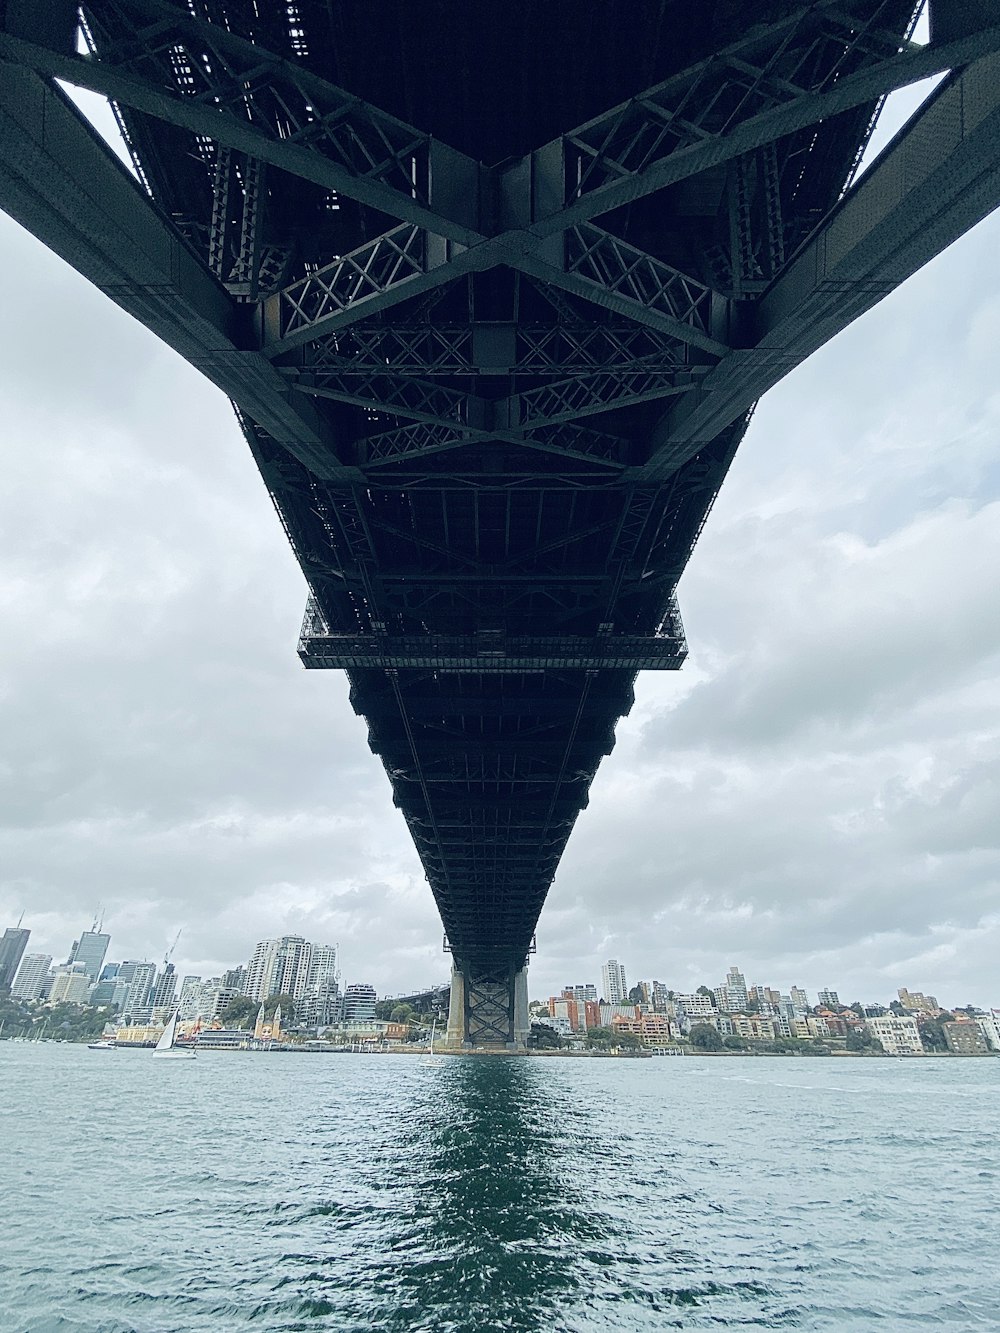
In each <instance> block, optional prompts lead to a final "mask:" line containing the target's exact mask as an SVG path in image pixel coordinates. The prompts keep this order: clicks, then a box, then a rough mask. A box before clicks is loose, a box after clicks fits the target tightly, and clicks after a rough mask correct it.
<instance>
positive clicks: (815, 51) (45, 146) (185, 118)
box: [0, 0, 1000, 1044]
mask: <svg viewBox="0 0 1000 1333" xmlns="http://www.w3.org/2000/svg"><path fill="white" fill-rule="evenodd" d="M0 11H2V14H3V22H2V31H0V205H2V206H3V207H4V208H5V209H6V210H7V211H8V212H10V213H11V214H12V215H13V216H14V217H16V218H18V219H19V220H20V221H21V222H22V223H23V224H24V225H25V226H26V227H28V228H29V229H30V230H31V231H33V232H34V233H35V234H36V235H38V236H39V237H41V238H42V239H43V240H44V241H45V242H46V243H47V244H48V245H50V246H51V247H52V248H53V249H54V250H55V251H57V252H58V253H59V254H61V255H62V256H64V257H65V258H66V259H67V260H68V261H69V262H70V263H71V264H73V265H74V266H75V267H76V268H78V269H79V270H80V271H81V272H83V273H85V274H86V275H87V276H89V277H90V278H91V279H92V280H93V281H94V282H95V283H96V284H97V285H98V286H100V287H101V288H102V289H103V290H104V291H106V292H107V293H108V295H109V296H111V298H112V299H113V300H115V301H117V302H118V303H119V304H120V305H121V306H123V307H124V308H125V309H126V310H129V311H130V312H132V313H133V314H134V315H135V316H136V317H137V318H138V319H140V320H141V321H142V322H143V323H144V324H146V325H147V326H148V327H149V328H151V329H153V330H154V331H155V332H157V333H158V334H159V335H160V336H161V337H162V338H164V339H165V340H166V341H167V342H168V343H170V344H171V345H172V346H173V347H175V348H177V349H178V350H179V351H180V352H181V353H182V354H183V355H184V356H186V357H187V358H188V359H189V360H190V361H191V362H192V363H193V364H194V365H196V366H198V367H199V368H200V369H202V370H203V371H204V373H205V374H206V375H207V376H208V377H209V378H210V379H212V380H213V381H214V382H215V383H216V384H217V385H218V386H219V387H220V388H221V389H222V390H223V391H224V392H225V393H227V394H228V395H229V396H230V397H231V399H232V400H233V402H234V404H235V405H236V408H237V411H238V414H239V418H240V422H241V424H242V427H243V430H244V432H245V434H246V437H247V440H248V442H249V445H250V448H251V450H252V452H253V455H254V458H255V460H256V462H257V464H258V466H259V468H260V471H261V474H262V475H263V478H264V480H265V483H266V485H267V486H268V489H269V491H270V493H271V495H272V497H273V499H274V503H275V506H276V508H277V510H278V513H279V515H280V517H281V521H282V522H283V524H284V525H285V529H286V531H287V533H288V537H289V540H290V541H291V543H292V545H293V547H294V550H295V552H296V555H297V556H298V559H299V561H300V563H301V565H302V569H303V571H304V573H305V576H306V578H307V580H308V583H309V586H310V589H311V598H310V603H309V609H308V611H307V615H306V621H305V625H304V628H303V635H302V640H301V643H300V653H301V656H302V660H303V662H304V663H305V664H306V666H307V667H342V668H344V669H346V670H347V671H348V673H349V676H350V680H351V698H352V700H353V702H354V705H355V707H356V709H357V711H358V712H359V713H363V714H364V716H365V717H366V718H367V721H368V726H369V732H370V737H371V746H372V749H373V750H374V751H375V752H376V753H377V754H378V755H380V756H381V758H382V761H383V763H384V764H385V767H386V770H387V772H388V774H389V777H390V780H391V782H392V786H393V791H394V797H395V801H396V803H397V805H398V806H399V807H400V808H401V809H402V811H403V813H404V815H405V817H406V820H407V822H408V824H409V827H410V830H411V832H412V834H413V838H414V841H415V843H416V846H417V850H418V852H419V854H420V857H421V860H422V862H423V865H424V868H425V870H426V872H427V877H428V880H429V882H430V885H431V889H432V891H433V893H434V896H435V898H436V900H437V903H438V906H439V908H440V911H441V916H442V919H443V922H444V926H445V930H446V934H447V939H448V941H449V946H450V948H451V950H452V953H453V957H454V962H455V965H456V967H457V968H458V969H460V971H461V973H462V974H463V982H464V985H463V990H464V993H465V996H466V1010H465V1017H464V1025H465V1027H464V1034H463V1035H464V1036H465V1038H466V1039H467V1040H468V1041H470V1042H472V1043H473V1044H477V1043H482V1044H495V1043H499V1044H503V1043H505V1042H510V1041H511V1040H512V1039H513V1038H514V1036H515V1031H514V1016H513V1000H512V995H513V978H514V976H515V974H517V973H518V972H519V970H520V969H521V968H522V967H523V965H524V963H525V959H526V956H527V954H528V952H529V949H530V947H531V941H532V938H533V932H534V929H535V924H536V921H537V919H538V915H539V913H540V911H541V908H542V904H543V902H544V899H545V895H546V893H547V891H548V888H549V885H550V884H551V881H552V878H553V875H554V874H555V870H556V867H557V865H558V862H559V858H560V855H561V853H562V851H563V848H564V847H565V845H566V840H567V838H568V837H569V834H570V832H571V830H572V827H573V824H574V821H575V820H576V817H577V815H578V814H579V812H580V810H581V809H582V808H583V807H584V806H585V804H586V801H587V791H588V788H589V786H590V783H591V780H592V778H593V776H594V773H595V771H596V769H597V766H598V764H599V763H600V760H601V757H602V756H603V755H605V754H608V753H609V752H610V750H611V748H612V746H613V744H614V727H615V723H616V721H617V719H618V718H619V717H620V716H622V714H624V713H626V712H627V711H628V709H629V706H630V704H631V702H632V683H633V679H634V676H635V673H636V672H637V671H638V670H640V669H653V670H657V669H659V670H663V669H676V668H677V667H679V666H680V664H681V662H682V661H683V658H684V655H685V645H684V638H683V633H682V630H681V625H680V620H679V617H678V613H677V608H676V604H675V601H674V595H675V589H676V586H677V582H678V579H679V578H680V576H681V573H682V572H683V570H684V567H685V564H686V562H687V559H688V557H689V555H690V553H691V550H692V547H693V545H694V543H695V541H696V539H697V536H698V533H699V531H700V529H701V526H702V524H703V523H704V521H705V518H706V515H707V513H708V511H709V508H710V506H711V503H712V500H713V498H714V496H715V495H716V493H717V491H718V489H719V486H720V485H721V483H722V480H723V478H724V476H725V473H726V470H727V468H728V466H729V464H730V461H731V460H732V458H733V454H734V451H735V450H736V448H737V446H738V444H739V442H740V439H741V437H742V435H743V433H744V430H745V428H746V424H747V421H748V419H749V414H750V412H751V411H752V409H753V405H754V403H755V401H756V400H757V399H758V398H759V397H760V395H761V394H762V393H763V392H764V391H765V390H766V389H767V388H769V387H770V386H771V385H772V384H774V383H776V382H777V381H778V380H779V379H780V378H781V377H782V376H783V375H784V374H785V373H786V372H787V371H788V370H789V369H790V368H792V367H793V366H795V365H797V364H798V363H799V362H800V361H801V360H802V359H803V358H805V357H806V356H808V355H809V353H810V352H811V351H812V350H813V349H815V348H816V347H818V346H819V345H821V344H822V343H823V342H825V341H826V340H827V339H829V338H830V337H831V336H832V335H834V334H835V333H836V332H838V331H839V330H840V329H842V328H844V327H845V326H846V325H847V324H848V323H850V322H851V320H853V319H854V318H855V317H856V316H857V315H859V314H861V313H862V312H863V311H864V310H866V309H867V308H869V307H870V306H871V305H872V304H874V303H875V302H876V301H877V300H879V298H880V297H881V296H883V295H884V294H885V293H886V292H888V291H890V290H892V289H893V288H894V287H895V286H896V285H897V284H898V283H899V282H901V281H902V280H903V279H904V278H906V277H907V276H908V275H909V274H910V273H912V272H913V271H914V270H915V269H916V268H918V267H919V266H920V265H921V264H923V263H924V262H926V261H927V260H928V259H929V258H931V257H932V256H933V255H934V254H936V253H937V252H938V251H940V250H941V249H942V248H943V247H944V246H946V245H947V244H948V243H949V242H950V241H951V240H953V239H954V238H955V237H956V236H958V235H960V234H961V233H962V232H963V231H965V230H966V229H967V228H968V227H970V226H971V225H972V224H973V223H975V222H976V221H977V220H978V219H979V218H981V217H983V216H984V215H985V214H986V213H987V212H989V211H990V210H991V209H992V208H993V207H994V206H995V205H996V204H997V202H998V201H1000V61H998V58H997V51H998V49H1000V12H998V5H997V3H995V0H979V2H978V3H977V2H976V0H967V2H965V3H963V2H961V0H932V4H931V9H930V24H931V29H930V31H931V39H930V41H929V43H926V44H923V45H920V44H917V43H916V42H915V41H914V40H913V38H914V31H915V27H914V25H915V18H916V16H915V13H914V9H913V3H912V0H818V2H817V3H812V4H801V3H793V2H791V0H771V2H767V0H762V3H758V4H753V5H750V4H746V3H739V2H738V0H701V2H700V3H692V0H686V2H685V3H680V2H679V0H600V3H593V4H589V5H588V4H580V3H577V2H574V3H569V2H568V0H547V3H542V0H479V3H477V4H469V3H467V2H465V3H458V2H457V0H424V3H420V4H418V3H415V2H414V0H363V2H362V0H281V2H280V3H279V0H190V2H189V3H181V2H180V0H86V3H84V4H82V5H81V6H79V8H78V7H77V6H76V4H74V3H70V2H68V0H6V4H2V5H0ZM930 74H944V75H945V76H946V77H945V78H944V79H943V81H942V83H941V84H940V86H939V87H938V89H937V91H936V92H935V93H934V95H933V96H932V97H931V98H930V99H929V100H928V101H927V102H926V103H925V104H924V106H923V107H922V108H921V110H920V112H919V113H918V114H917V116H916V117H915V118H914V119H913V121H912V122H911V123H910V124H909V125H908V126H907V127H906V128H905V130H904V131H903V132H902V133H901V134H900V135H899V136H898V137H897V139H896V140H895V141H894V142H893V144H891V145H890V147H889V148H888V149H887V150H886V152H885V153H884V154H883V155H882V156H881V158H880V159H879V160H878V161H877V162H876V163H875V165H873V166H872V167H871V168H870V169H869V170H868V171H867V172H865V173H864V174H862V175H858V174H857V172H858V165H859V160H860V156H861V154H862V152H863V150H864V147H865V145H866V143H867V141H868V137H869V134H870V132H871V129H872V125H873V122H874V118H875V116H876V114H877V112H878V109H879V107H880V105H881V101H882V99H883V98H884V96H885V95H886V94H887V93H888V92H889V91H891V90H893V89H895V88H899V87H902V86H904V85H907V84H910V83H912V82H914V81H916V80H918V79H920V78H923V77H925V76H927V75H930ZM57 79H59V80H62V81H66V82H69V83H70V84H75V85H79V86H82V87H86V88H90V89H93V90H95V91H97V92H99V93H103V94H105V95H106V96H107V97H108V98H109V99H110V100H111V101H112V103H113V105H114V108H115V112H116V115H117V116H118V120H119V124H120V126H121V129H122V132H123V135H124V137H125V140H126V143H127V145H128V148H129V151H130V152H131V155H132V160H133V163H134V167H135V173H136V175H135V177H133V176H132V175H130V174H129V173H128V172H127V171H125V170H124V169H123V168H122V167H121V166H120V164H119V163H118V162H117V161H116V160H115V159H114V157H113V155H112V154H111V153H110V152H109V151H108V150H107V149H106V148H105V146H104V145H103V144H102V142H101V141H100V140H99V139H98V138H97V136H96V135H95V134H94V133H93V132H92V131H91V129H90V128H89V126H88V125H87V124H86V122H84V121H83V120H82V118H81V117H80V116H79V114H78V113H77V112H76V111H75V109H74V108H73V106H72V104H71V103H70V102H69V101H68V99H67V98H66V96H65V95H64V93H63V92H62V91H61V89H60V87H59V86H58V84H57V83H56V82H55V80H57Z"/></svg>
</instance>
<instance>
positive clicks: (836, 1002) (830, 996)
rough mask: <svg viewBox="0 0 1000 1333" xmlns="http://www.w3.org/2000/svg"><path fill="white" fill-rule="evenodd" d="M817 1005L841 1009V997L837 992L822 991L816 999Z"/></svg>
mask: <svg viewBox="0 0 1000 1333" xmlns="http://www.w3.org/2000/svg"><path fill="white" fill-rule="evenodd" d="M816 1000H817V1003H818V1004H822V1005H825V1006H826V1008H828V1009H839V1008H840V996H839V995H838V994H837V992H836V991H835V990H821V991H820V992H819V994H818V995H817V997H816Z"/></svg>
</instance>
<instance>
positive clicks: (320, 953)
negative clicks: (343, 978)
mask: <svg viewBox="0 0 1000 1333" xmlns="http://www.w3.org/2000/svg"><path fill="white" fill-rule="evenodd" d="M295 1012H296V1018H297V1019H298V1021H299V1022H300V1023H304V1024H306V1025H307V1026H309V1027H313V1026H315V1027H325V1026H326V1025H327V1024H330V1023H336V1022H338V1021H339V1019H340V986H339V984H338V975H337V946H336V945H335V944H313V945H311V946H310V953H309V970H308V974H307V977H306V984H305V987H304V989H303V991H302V995H301V997H300V998H299V999H297V1001H296V1005H295Z"/></svg>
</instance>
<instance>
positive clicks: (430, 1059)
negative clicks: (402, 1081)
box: [420, 1014, 440, 1065]
mask: <svg viewBox="0 0 1000 1333" xmlns="http://www.w3.org/2000/svg"><path fill="white" fill-rule="evenodd" d="M437 1022H438V1021H437V1014H435V1015H434V1022H433V1023H432V1024H431V1044H430V1046H429V1047H428V1048H427V1054H426V1055H425V1056H424V1058H423V1059H422V1060H421V1061H420V1063H421V1064H422V1065H436V1064H437V1062H438V1060H439V1058H440V1057H439V1056H437V1055H435V1054H434V1033H435V1032H436V1031H437Z"/></svg>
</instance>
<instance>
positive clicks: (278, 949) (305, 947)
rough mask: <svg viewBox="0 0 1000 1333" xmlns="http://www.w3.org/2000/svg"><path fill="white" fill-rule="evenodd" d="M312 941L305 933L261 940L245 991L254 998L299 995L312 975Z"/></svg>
mask: <svg viewBox="0 0 1000 1333" xmlns="http://www.w3.org/2000/svg"><path fill="white" fill-rule="evenodd" d="M311 955H312V945H311V944H309V943H308V942H307V941H306V940H305V939H304V938H303V937H302V936H301V935H282V936H281V937H280V939H276V940H260V941H258V943H257V945H256V947H255V948H254V951H253V957H252V958H251V959H250V965H249V967H248V968H247V975H246V981H245V982H244V989H243V994H244V995H246V996H247V997H248V998H249V999H251V1000H258V1001H259V1000H266V999H267V997H268V996H269V995H293V996H295V998H296V999H298V998H299V997H300V996H301V995H302V993H303V992H304V991H305V989H306V984H307V982H308V979H309V961H310V957H311Z"/></svg>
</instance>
